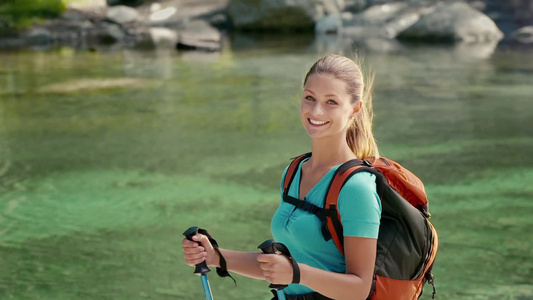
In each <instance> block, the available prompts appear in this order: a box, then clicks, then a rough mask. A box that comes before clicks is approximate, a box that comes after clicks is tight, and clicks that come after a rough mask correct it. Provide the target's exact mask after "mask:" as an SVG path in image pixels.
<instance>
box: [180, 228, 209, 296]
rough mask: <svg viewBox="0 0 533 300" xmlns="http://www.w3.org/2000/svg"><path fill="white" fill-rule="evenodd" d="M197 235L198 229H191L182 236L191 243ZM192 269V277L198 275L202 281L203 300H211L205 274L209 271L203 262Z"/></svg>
mask: <svg viewBox="0 0 533 300" xmlns="http://www.w3.org/2000/svg"><path fill="white" fill-rule="evenodd" d="M196 234H198V227H191V228H189V229H187V230H186V231H185V232H184V233H183V235H184V236H185V237H186V238H187V239H188V240H189V241H192V237H193V236H194V235H196ZM197 243H198V245H202V244H201V243H200V242H197ZM195 267H196V268H195V269H194V275H199V276H200V279H201V280H202V287H203V288H204V294H205V300H213V295H212V294H211V287H210V286H209V280H207V273H209V272H210V271H211V270H209V268H208V267H207V264H206V262H205V261H203V262H201V263H199V264H197V265H196V266H195Z"/></svg>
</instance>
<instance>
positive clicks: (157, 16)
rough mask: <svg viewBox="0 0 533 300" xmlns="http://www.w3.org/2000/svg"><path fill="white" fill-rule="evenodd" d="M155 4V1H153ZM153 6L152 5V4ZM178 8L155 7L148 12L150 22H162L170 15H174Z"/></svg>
mask: <svg viewBox="0 0 533 300" xmlns="http://www.w3.org/2000/svg"><path fill="white" fill-rule="evenodd" d="M154 4H155V3H154ZM152 7H154V6H152ZM177 11H178V10H177V9H176V8H175V7H166V8H163V9H156V10H154V11H153V12H152V13H151V14H150V18H149V19H150V22H151V23H164V22H165V21H167V20H169V19H170V18H171V17H172V16H174V15H176V12H177Z"/></svg>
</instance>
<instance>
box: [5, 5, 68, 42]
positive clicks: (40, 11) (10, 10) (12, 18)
mask: <svg viewBox="0 0 533 300" xmlns="http://www.w3.org/2000/svg"><path fill="white" fill-rule="evenodd" d="M65 2H66V1H64V0H4V1H2V3H0V34H2V33H4V34H5V33H8V32H10V31H13V30H15V31H16V30H20V29H24V28H27V27H29V26H31V25H32V24H35V23H36V22H38V21H40V20H42V19H46V18H54V17H57V16H60V15H61V13H62V12H63V10H64V9H65Z"/></svg>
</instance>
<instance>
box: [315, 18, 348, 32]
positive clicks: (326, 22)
mask: <svg viewBox="0 0 533 300" xmlns="http://www.w3.org/2000/svg"><path fill="white" fill-rule="evenodd" d="M341 28H342V19H341V17H340V16H339V15H331V16H327V17H325V18H324V19H322V20H320V21H318V22H317V23H316V25H315V32H316V33H318V34H331V33H338V32H340V30H341Z"/></svg>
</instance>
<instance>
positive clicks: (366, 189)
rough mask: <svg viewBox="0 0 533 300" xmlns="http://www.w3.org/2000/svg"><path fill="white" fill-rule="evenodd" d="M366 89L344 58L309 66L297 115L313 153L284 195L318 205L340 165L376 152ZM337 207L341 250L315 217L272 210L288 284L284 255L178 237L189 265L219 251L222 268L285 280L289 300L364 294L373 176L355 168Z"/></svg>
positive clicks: (373, 225)
mask: <svg viewBox="0 0 533 300" xmlns="http://www.w3.org/2000/svg"><path fill="white" fill-rule="evenodd" d="M370 90H371V82H365V79H364V78H363V75H362V72H361V70H360V68H359V66H358V65H357V64H356V63H355V62H354V61H352V60H350V59H349V58H346V57H344V56H340V55H328V56H325V57H323V58H321V59H320V60H318V61H317V62H316V63H315V64H314V65H313V66H312V67H311V69H310V70H309V72H308V73H307V74H306V76H305V80H304V88H303V96H302V99H301V106H300V118H301V122H302V124H303V127H304V129H305V130H306V132H307V134H308V135H309V137H310V138H311V141H312V148H311V153H312V155H311V156H310V157H309V158H307V159H305V160H303V161H302V163H301V164H300V165H299V166H298V169H297V171H296V173H295V177H294V179H293V180H292V184H291V186H290V188H289V189H288V195H289V196H291V197H293V198H296V199H299V200H300V201H307V202H309V203H311V204H314V205H317V206H322V203H323V200H324V197H325V193H326V190H327V188H328V186H329V183H330V181H331V179H332V178H333V175H334V173H335V171H336V170H337V168H338V167H339V166H340V165H341V164H343V163H344V162H347V161H349V160H352V159H355V158H359V159H365V158H367V157H368V156H376V157H377V156H379V152H378V149H377V146H376V142H375V140H374V136H373V134H372V98H371V94H370V92H367V91H370ZM286 172H287V169H286V170H285V172H284V173H283V177H285V173H286ZM282 182H283V178H282ZM282 189H283V187H282ZM338 208H339V213H340V216H341V220H342V224H343V227H344V237H343V239H344V252H345V254H344V255H343V254H342V253H341V252H340V251H339V250H338V249H337V247H336V246H335V244H334V242H333V241H332V240H328V241H326V240H325V239H324V237H323V235H322V233H321V231H320V227H321V222H320V220H318V218H317V217H316V216H315V215H313V214H310V213H308V212H307V211H303V210H299V209H295V207H294V206H293V205H291V204H289V203H286V202H284V201H281V203H280V206H279V207H278V209H277V211H276V212H275V214H274V216H273V218H272V224H271V227H272V235H273V237H274V239H275V240H276V241H277V242H281V243H283V244H285V246H287V248H288V249H289V250H290V252H291V255H292V257H293V259H294V261H296V262H297V266H296V267H297V268H298V269H299V275H300V276H299V282H298V283H293V280H294V278H295V277H294V272H295V269H296V268H295V267H294V266H293V264H292V262H291V261H290V260H289V259H287V257H286V256H283V255H279V254H261V253H259V252H239V251H233V250H227V249H221V248H218V249H214V248H213V246H212V245H211V244H210V243H209V240H208V238H207V237H206V236H205V235H201V234H197V235H195V236H194V237H193V241H194V242H193V241H188V240H187V239H184V240H183V242H182V246H183V251H184V257H185V261H186V263H187V264H188V265H191V266H193V265H196V264H198V263H201V262H202V261H206V263H207V264H208V265H210V266H216V267H220V260H221V256H222V257H223V259H224V260H225V262H226V267H227V270H229V271H233V272H236V273H239V274H242V275H245V276H248V277H252V278H257V279H262V280H267V281H268V282H270V283H273V284H278V285H288V286H287V287H286V288H284V289H283V290H282V292H281V293H282V295H283V296H280V298H282V297H285V298H286V299H289V300H290V299H366V298H367V297H368V295H369V291H370V288H371V285H372V276H373V271H374V263H375V259H376V246H377V237H378V231H379V222H380V217H381V203H380V200H379V196H378V194H377V193H376V178H375V175H373V174H370V173H368V172H360V173H357V174H355V175H354V176H352V177H350V179H349V180H348V181H347V182H346V183H345V184H344V185H343V188H342V190H341V193H340V194H339V198H338ZM196 242H200V244H201V246H199V245H198V243H196Z"/></svg>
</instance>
